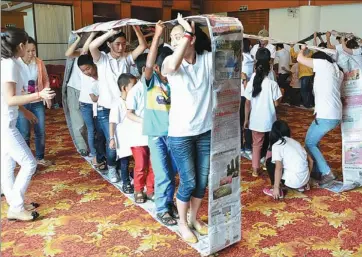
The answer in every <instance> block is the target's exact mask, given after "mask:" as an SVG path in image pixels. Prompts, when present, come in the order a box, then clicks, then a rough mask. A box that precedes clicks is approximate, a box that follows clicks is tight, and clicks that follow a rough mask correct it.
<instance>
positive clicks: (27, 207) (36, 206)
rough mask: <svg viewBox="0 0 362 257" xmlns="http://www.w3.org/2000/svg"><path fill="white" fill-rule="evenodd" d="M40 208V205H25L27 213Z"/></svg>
mask: <svg viewBox="0 0 362 257" xmlns="http://www.w3.org/2000/svg"><path fill="white" fill-rule="evenodd" d="M39 206H40V204H38V203H29V204H24V208H25V210H27V211H32V210H35V209H36V208H38V207H39Z"/></svg>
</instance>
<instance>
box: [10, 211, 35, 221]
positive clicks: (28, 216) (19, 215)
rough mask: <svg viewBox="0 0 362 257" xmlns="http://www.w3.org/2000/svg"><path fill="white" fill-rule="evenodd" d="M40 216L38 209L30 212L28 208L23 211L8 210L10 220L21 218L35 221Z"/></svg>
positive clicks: (21, 219)
mask: <svg viewBox="0 0 362 257" xmlns="http://www.w3.org/2000/svg"><path fill="white" fill-rule="evenodd" d="M38 217H39V213H37V212H36V211H33V212H30V211H27V210H24V211H21V212H12V211H8V215H7V218H8V220H20V221H33V220H35V219H36V218H38Z"/></svg>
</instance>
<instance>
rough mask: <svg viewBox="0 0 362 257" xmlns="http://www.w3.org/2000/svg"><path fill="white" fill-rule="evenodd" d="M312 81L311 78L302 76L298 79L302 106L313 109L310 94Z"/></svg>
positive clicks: (311, 94)
mask: <svg viewBox="0 0 362 257" xmlns="http://www.w3.org/2000/svg"><path fill="white" fill-rule="evenodd" d="M312 80H313V76H304V77H301V78H300V94H301V96H302V102H303V105H304V107H306V108H310V107H313V102H314V97H313V93H312V91H313V86H312V82H313V81H312Z"/></svg>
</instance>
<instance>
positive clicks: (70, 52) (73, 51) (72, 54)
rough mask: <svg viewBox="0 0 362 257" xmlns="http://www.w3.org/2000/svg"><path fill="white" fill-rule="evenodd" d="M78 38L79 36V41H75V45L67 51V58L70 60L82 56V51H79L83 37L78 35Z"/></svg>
mask: <svg viewBox="0 0 362 257" xmlns="http://www.w3.org/2000/svg"><path fill="white" fill-rule="evenodd" d="M76 36H77V39H76V40H75V41H74V43H73V44H71V45H70V47H68V49H67V51H66V52H65V56H66V57H68V58H75V57H78V56H80V54H81V49H77V48H78V45H79V42H80V39H81V37H80V36H79V35H78V34H76Z"/></svg>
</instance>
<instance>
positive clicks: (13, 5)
mask: <svg viewBox="0 0 362 257" xmlns="http://www.w3.org/2000/svg"><path fill="white" fill-rule="evenodd" d="M29 7H31V3H29V2H23V1H1V11H22V10H24V9H27V8H29Z"/></svg>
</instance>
